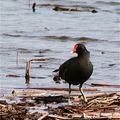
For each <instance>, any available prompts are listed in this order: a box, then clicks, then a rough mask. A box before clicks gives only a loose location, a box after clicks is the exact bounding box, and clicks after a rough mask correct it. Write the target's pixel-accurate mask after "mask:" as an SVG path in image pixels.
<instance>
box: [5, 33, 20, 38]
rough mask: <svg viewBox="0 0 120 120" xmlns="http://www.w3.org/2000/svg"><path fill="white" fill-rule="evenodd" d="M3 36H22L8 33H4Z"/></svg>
mask: <svg viewBox="0 0 120 120" xmlns="http://www.w3.org/2000/svg"><path fill="white" fill-rule="evenodd" d="M3 36H9V37H21V35H13V34H8V33H3Z"/></svg>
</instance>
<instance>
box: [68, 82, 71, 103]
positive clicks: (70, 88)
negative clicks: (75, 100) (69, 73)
mask: <svg viewBox="0 0 120 120" xmlns="http://www.w3.org/2000/svg"><path fill="white" fill-rule="evenodd" d="M70 93H71V84H69V97H68V104H69V105H71V104H72V103H71V101H70Z"/></svg>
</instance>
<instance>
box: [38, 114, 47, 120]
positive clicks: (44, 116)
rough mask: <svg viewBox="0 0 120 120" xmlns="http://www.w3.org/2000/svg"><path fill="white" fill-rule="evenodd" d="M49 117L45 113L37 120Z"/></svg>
mask: <svg viewBox="0 0 120 120" xmlns="http://www.w3.org/2000/svg"><path fill="white" fill-rule="evenodd" d="M48 115H49V113H48V112H47V113H45V114H44V115H43V116H42V117H40V118H39V119H38V120H43V119H44V118H46V117H47V116H48Z"/></svg>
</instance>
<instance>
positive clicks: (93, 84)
mask: <svg viewBox="0 0 120 120" xmlns="http://www.w3.org/2000/svg"><path fill="white" fill-rule="evenodd" d="M91 85H92V86H103V87H117V88H120V85H112V84H100V83H91Z"/></svg>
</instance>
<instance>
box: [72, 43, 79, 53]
mask: <svg viewBox="0 0 120 120" xmlns="http://www.w3.org/2000/svg"><path fill="white" fill-rule="evenodd" d="M77 47H78V44H76V45H75V46H74V48H73V50H72V53H76V51H77Z"/></svg>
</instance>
